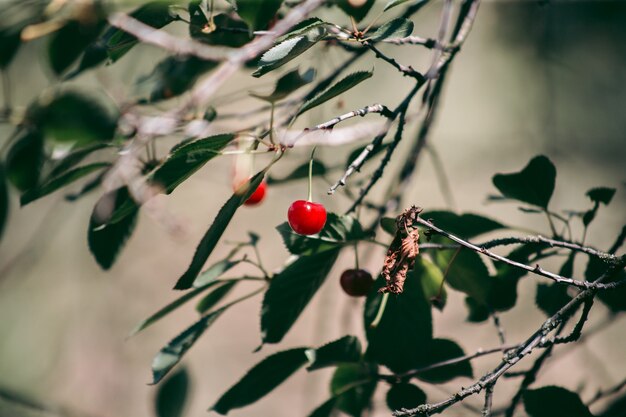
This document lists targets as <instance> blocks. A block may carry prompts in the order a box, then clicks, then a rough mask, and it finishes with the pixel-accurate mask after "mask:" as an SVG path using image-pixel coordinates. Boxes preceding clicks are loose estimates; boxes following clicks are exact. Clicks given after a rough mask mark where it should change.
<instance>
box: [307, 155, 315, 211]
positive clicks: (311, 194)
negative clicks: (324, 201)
mask: <svg viewBox="0 0 626 417" xmlns="http://www.w3.org/2000/svg"><path fill="white" fill-rule="evenodd" d="M316 149H317V147H314V148H313V151H311V159H310V160H309V198H308V200H307V201H308V202H309V203H310V202H312V201H313V156H314V155H315V150H316Z"/></svg>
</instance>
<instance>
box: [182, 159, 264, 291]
mask: <svg viewBox="0 0 626 417" xmlns="http://www.w3.org/2000/svg"><path fill="white" fill-rule="evenodd" d="M201 153H202V152H201ZM182 162H184V161H182ZM266 170H267V169H265V170H263V171H261V172H259V173H258V174H256V175H255V176H254V177H252V178H250V180H249V181H247V182H246V183H244V184H242V185H241V186H240V187H239V188H238V189H237V190H236V191H235V193H234V194H233V195H232V197H230V198H229V199H228V201H227V202H226V204H224V205H223V206H222V208H221V209H220V211H219V212H218V213H217V216H216V217H215V219H214V220H213V224H211V227H209V230H207V232H206V233H205V235H204V236H203V237H202V240H200V244H199V245H198V247H197V248H196V252H195V253H194V255H193V258H192V260H191V264H190V265H189V268H187V270H186V271H185V272H184V273H183V275H182V276H181V277H180V278H179V279H178V281H177V282H176V285H175V286H174V289H177V290H186V289H187V288H190V287H191V286H192V285H193V283H194V280H195V279H196V277H197V276H198V273H199V272H200V270H201V269H202V267H203V266H204V263H205V262H206V260H207V259H208V258H209V255H211V252H213V249H215V246H216V245H217V242H218V241H219V240H220V238H221V237H222V234H223V233H224V230H226V227H227V226H228V224H229V223H230V221H231V220H232V218H233V216H234V215H235V212H236V211H237V209H238V208H239V206H241V205H242V204H243V203H244V202H245V201H246V200H247V199H248V198H250V196H251V195H252V193H253V192H254V191H255V190H256V189H257V187H258V186H259V184H261V181H263V177H264V176H265V172H266Z"/></svg>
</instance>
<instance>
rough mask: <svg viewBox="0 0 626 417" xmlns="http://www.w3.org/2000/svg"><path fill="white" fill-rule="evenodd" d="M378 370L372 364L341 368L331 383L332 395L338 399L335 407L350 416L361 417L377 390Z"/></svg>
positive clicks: (349, 365) (343, 366)
mask: <svg viewBox="0 0 626 417" xmlns="http://www.w3.org/2000/svg"><path fill="white" fill-rule="evenodd" d="M377 370H378V369H377V366H376V365H374V364H370V363H357V364H346V365H341V366H339V367H338V368H337V370H336V371H335V373H334V374H333V378H332V380H331V382H330V390H331V393H332V394H333V395H335V396H336V397H337V402H336V404H335V406H336V407H337V408H338V409H339V410H341V411H343V412H344V413H346V414H348V415H350V416H353V417H360V416H361V414H362V413H363V410H365V409H366V408H368V407H369V405H370V403H371V401H372V396H373V395H374V391H375V390H376V382H377V380H376V378H375V375H376V372H377Z"/></svg>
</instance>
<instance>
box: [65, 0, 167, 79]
mask: <svg viewBox="0 0 626 417" xmlns="http://www.w3.org/2000/svg"><path fill="white" fill-rule="evenodd" d="M174 3H176V2H169V1H152V2H149V3H146V4H144V5H142V6H141V7H139V8H137V9H135V10H134V11H133V12H132V13H130V16H131V17H133V18H134V19H137V20H139V21H140V22H142V23H145V24H146V25H148V26H152V27H153V28H155V29H161V28H162V27H164V26H166V25H168V24H169V23H171V22H173V21H174V15H172V14H171V13H170V4H174ZM137 43H139V40H138V39H137V38H136V37H134V36H133V35H131V34H129V33H127V32H125V31H123V30H121V29H118V28H116V27H112V26H108V28H107V29H106V30H105V31H104V33H103V34H102V35H101V36H100V37H99V38H98V39H96V40H95V41H94V42H92V43H91V44H90V45H89V46H88V47H87V49H86V50H85V53H84V54H83V56H82V58H81V61H80V63H79V64H78V68H77V69H76V70H75V71H73V72H72V73H71V74H69V75H68V76H67V78H72V77H75V76H77V75H78V74H80V73H81V72H83V71H84V70H86V69H89V68H92V67H95V66H96V65H99V64H101V63H102V62H104V61H107V62H108V63H114V62H115V61H117V60H118V59H120V58H121V57H123V56H124V55H125V54H126V53H127V52H128V51H130V50H131V49H132V48H133V47H134V46H135V45H137Z"/></svg>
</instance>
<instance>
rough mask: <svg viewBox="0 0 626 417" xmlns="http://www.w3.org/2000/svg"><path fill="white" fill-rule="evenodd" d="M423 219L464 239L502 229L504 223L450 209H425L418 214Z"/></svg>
mask: <svg viewBox="0 0 626 417" xmlns="http://www.w3.org/2000/svg"><path fill="white" fill-rule="evenodd" d="M420 217H421V218H423V219H428V220H429V221H432V222H433V224H435V225H436V226H438V227H440V228H442V229H444V230H446V231H448V232H450V233H453V234H455V235H459V236H461V237H464V238H466V239H470V238H472V237H475V236H478V235H482V234H485V233H489V232H492V231H494V230H498V229H504V225H502V224H501V223H499V222H497V221H495V220H492V219H490V218H488V217H484V216H480V215H478V214H473V213H463V214H456V213H453V212H451V211H443V210H442V211H427V212H424V213H421V214H420Z"/></svg>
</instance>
